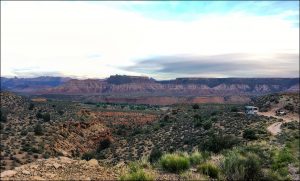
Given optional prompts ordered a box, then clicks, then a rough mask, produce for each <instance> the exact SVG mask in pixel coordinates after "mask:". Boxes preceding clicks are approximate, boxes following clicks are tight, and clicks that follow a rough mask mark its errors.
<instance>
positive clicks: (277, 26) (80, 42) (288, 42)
mask: <svg viewBox="0 0 300 181" xmlns="http://www.w3.org/2000/svg"><path fill="white" fill-rule="evenodd" d="M1 5H2V2H1ZM1 11H2V12H1V45H2V46H1V53H2V55H1V65H2V66H1V74H2V75H15V72H14V71H13V70H14V69H22V68H27V67H32V66H34V67H37V68H35V69H33V70H32V71H40V72H42V71H46V72H60V73H62V74H64V75H77V76H83V77H107V76H109V75H111V74H116V73H118V74H133V75H140V73H138V72H127V71H124V70H122V69H119V68H118V67H121V66H130V65H133V64H134V63H135V62H136V61H138V60H139V59H144V58H147V57H151V56H163V55H165V56H168V55H178V54H188V55H214V54H226V53H248V54H252V56H263V55H272V54H275V53H298V50H299V29H298V28H296V27H295V26H293V22H291V21H288V20H285V19H284V17H286V16H287V15H290V14H291V13H294V12H289V11H287V12H286V13H285V15H284V16H254V15H249V14H245V13H242V12H237V13H231V14H227V15H213V14H211V15H209V14H206V15H201V16H199V18H198V19H197V20H195V21H189V22H183V21H171V20H168V21H167V20H155V19H150V18H147V17H143V16H142V15H140V14H137V13H133V12H128V11H125V10H120V9H117V8H113V7H112V6H105V5H101V2H98V3H89V2H57V1H52V2H29V1H27V2H21V1H18V2H17V1H16V2H5V6H3V7H2V8H1ZM95 54H96V55H98V54H99V55H101V56H98V57H95V58H93V59H91V58H90V56H91V55H95ZM266 60H268V61H270V60H269V59H266ZM266 60H265V61H266ZM263 61H264V60H263V59H262V63H263ZM295 66H297V65H295ZM158 77H159V76H158Z"/></svg>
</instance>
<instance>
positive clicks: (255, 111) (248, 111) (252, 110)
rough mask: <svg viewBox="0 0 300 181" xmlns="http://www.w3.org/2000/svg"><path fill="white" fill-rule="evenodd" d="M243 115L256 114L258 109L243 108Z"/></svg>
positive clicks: (253, 107) (251, 107)
mask: <svg viewBox="0 0 300 181" xmlns="http://www.w3.org/2000/svg"><path fill="white" fill-rule="evenodd" d="M245 113H246V114H257V113H258V107H255V106H245Z"/></svg>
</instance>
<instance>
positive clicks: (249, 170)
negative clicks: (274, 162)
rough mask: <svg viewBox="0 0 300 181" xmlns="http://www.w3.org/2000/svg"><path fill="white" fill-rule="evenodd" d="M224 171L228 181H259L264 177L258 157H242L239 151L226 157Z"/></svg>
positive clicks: (234, 151) (252, 155)
mask: <svg viewBox="0 0 300 181" xmlns="http://www.w3.org/2000/svg"><path fill="white" fill-rule="evenodd" d="M222 169H223V172H224V173H225V175H226V178H227V180H258V179H260V177H261V176H262V170H261V165H260V161H259V158H258V156H257V155H256V154H254V153H249V154H247V155H241V154H240V153H239V152H238V150H232V151H230V152H229V153H228V154H227V155H226V156H225V159H224V161H223V163H222Z"/></svg>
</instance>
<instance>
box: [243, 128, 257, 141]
mask: <svg viewBox="0 0 300 181" xmlns="http://www.w3.org/2000/svg"><path fill="white" fill-rule="evenodd" d="M243 138H245V139H248V140H256V139H257V136H256V134H255V131H254V130H253V129H246V130H245V131H244V133H243Z"/></svg>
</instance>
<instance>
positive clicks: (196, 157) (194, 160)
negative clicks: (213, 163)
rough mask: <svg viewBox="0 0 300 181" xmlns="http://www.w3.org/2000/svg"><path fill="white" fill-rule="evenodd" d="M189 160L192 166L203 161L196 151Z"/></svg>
mask: <svg viewBox="0 0 300 181" xmlns="http://www.w3.org/2000/svg"><path fill="white" fill-rule="evenodd" d="M189 158H190V163H191V164H192V165H196V164H199V163H201V162H202V161H203V160H204V158H203V156H202V154H201V153H200V152H199V151H198V150H195V151H194V152H193V153H192V154H191V155H190V157H189Z"/></svg>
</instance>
